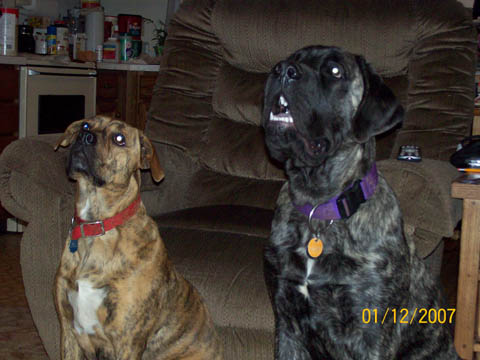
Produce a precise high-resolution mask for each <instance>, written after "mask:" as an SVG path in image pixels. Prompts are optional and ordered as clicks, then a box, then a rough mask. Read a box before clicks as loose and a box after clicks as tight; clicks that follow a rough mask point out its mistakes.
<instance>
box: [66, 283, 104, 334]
mask: <svg viewBox="0 0 480 360" xmlns="http://www.w3.org/2000/svg"><path fill="white" fill-rule="evenodd" d="M77 285H78V291H73V290H72V291H69V292H68V301H69V302H70V305H72V308H73V326H74V328H75V330H76V331H77V332H78V333H79V334H83V333H86V334H89V335H92V334H95V329H94V328H95V326H98V327H100V326H101V325H100V323H99V321H98V316H97V310H98V308H99V307H100V305H102V303H103V299H104V298H105V295H106V291H105V290H104V289H95V288H93V287H92V284H91V283H90V282H89V281H88V280H78V281H77Z"/></svg>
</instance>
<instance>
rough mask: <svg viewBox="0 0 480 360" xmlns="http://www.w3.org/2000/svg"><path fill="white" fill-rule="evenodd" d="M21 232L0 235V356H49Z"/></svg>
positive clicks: (447, 276) (449, 287)
mask: <svg viewBox="0 0 480 360" xmlns="http://www.w3.org/2000/svg"><path fill="white" fill-rule="evenodd" d="M19 244H20V235H17V234H3V235H0V289H1V291H0V359H1V360H10V359H29V360H47V359H48V358H47V355H46V353H45V350H44V349H43V346H42V343H41V341H40V338H39V337H38V334H37V331H36V329H35V326H34V324H33V321H32V318H31V315H30V312H29V310H28V305H27V301H26V299H25V295H24V288H23V283H22V277H21V273H20V263H19V254H20V251H19V249H20V248H19ZM458 250H459V246H458V241H455V240H449V241H447V242H446V244H445V252H444V261H443V266H442V274H441V280H442V283H443V285H444V287H445V292H446V296H447V299H448V302H449V305H450V306H453V307H454V306H455V302H456V290H457V273H458V272H457V269H458Z"/></svg>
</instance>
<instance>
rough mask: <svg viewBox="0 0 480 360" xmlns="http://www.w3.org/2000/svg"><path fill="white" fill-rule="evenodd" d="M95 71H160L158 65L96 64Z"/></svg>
mask: <svg viewBox="0 0 480 360" xmlns="http://www.w3.org/2000/svg"><path fill="white" fill-rule="evenodd" d="M97 69H101V70H124V71H157V72H158V70H160V65H148V64H130V63H111V62H97Z"/></svg>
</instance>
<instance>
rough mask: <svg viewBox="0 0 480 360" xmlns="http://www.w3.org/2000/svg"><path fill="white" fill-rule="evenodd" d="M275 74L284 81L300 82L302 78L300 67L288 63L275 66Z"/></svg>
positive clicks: (284, 62)
mask: <svg viewBox="0 0 480 360" xmlns="http://www.w3.org/2000/svg"><path fill="white" fill-rule="evenodd" d="M273 72H274V74H275V75H276V76H278V77H280V78H281V79H282V81H290V80H298V79H300V77H301V74H300V71H299V69H298V67H297V66H296V65H295V64H292V63H289V62H286V61H282V62H280V63H278V64H277V65H275V67H274V68H273Z"/></svg>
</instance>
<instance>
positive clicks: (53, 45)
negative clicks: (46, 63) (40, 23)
mask: <svg viewBox="0 0 480 360" xmlns="http://www.w3.org/2000/svg"><path fill="white" fill-rule="evenodd" d="M47 53H48V54H49V55H56V54H57V27H56V26H55V25H50V26H49V27H47Z"/></svg>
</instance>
